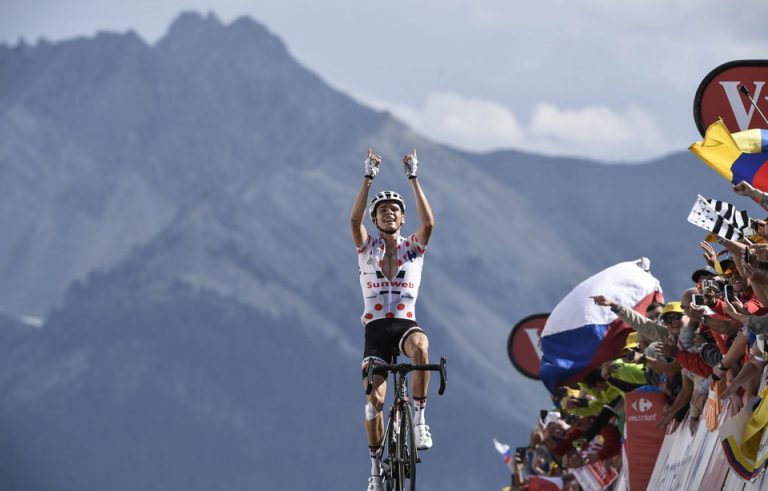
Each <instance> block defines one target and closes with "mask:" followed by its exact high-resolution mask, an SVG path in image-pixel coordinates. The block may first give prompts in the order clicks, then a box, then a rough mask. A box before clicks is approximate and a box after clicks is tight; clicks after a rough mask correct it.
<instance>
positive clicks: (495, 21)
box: [0, 0, 768, 162]
mask: <svg viewBox="0 0 768 491" xmlns="http://www.w3.org/2000/svg"><path fill="white" fill-rule="evenodd" d="M185 10H193V11H198V12H201V13H208V12H213V13H214V14H215V15H216V16H217V17H219V18H220V19H221V20H222V21H224V22H226V23H229V22H231V21H233V20H234V19H236V18H238V17H240V16H243V15H248V16H250V17H252V18H254V19H255V20H257V21H259V22H261V23H263V24H264V25H266V27H267V28H268V29H269V30H270V31H272V32H273V33H274V34H276V35H278V36H279V37H280V38H281V39H282V40H283V41H284V43H285V44H286V45H287V47H288V49H289V51H290V52H291V54H292V55H293V56H295V57H296V58H297V59H298V60H299V61H300V62H301V63H302V64H304V65H305V66H306V67H308V68H309V69H311V70H313V71H314V72H316V73H317V74H318V75H320V76H321V77H322V78H323V79H324V80H325V81H326V82H328V83H329V84H331V85H332V86H334V87H335V88H337V89H339V90H341V91H343V92H345V93H347V94H349V95H351V96H353V97H354V98H356V99H357V100H359V101H361V102H363V103H365V104H367V105H369V106H372V107H374V108H377V109H387V110H389V111H390V112H391V113H393V114H394V115H395V116H396V117H398V118H399V119H401V120H402V121H404V122H405V123H406V124H408V125H409V126H411V127H412V128H414V129H415V130H416V131H418V132H420V133H422V134H423V135H425V136H427V137H429V138H431V139H433V140H435V141H438V142H440V143H445V144H448V145H451V146H453V147H457V148H460V149H465V150H470V151H480V152H486V151H492V150H500V149H517V150H523V151H528V152H532V153H541V154H547V155H567V156H578V157H586V158H591V159H597V160H601V161H605V162H642V161H647V160H650V159H653V158H657V157H660V156H663V155H666V154H668V153H671V152H678V151H684V150H685V149H686V148H687V147H688V146H689V145H690V144H691V143H692V142H693V141H695V140H697V139H700V136H699V134H698V132H697V130H696V126H695V124H694V120H693V110H692V108H693V97H694V94H695V92H696V89H697V87H698V85H699V83H700V82H701V80H702V79H703V78H704V77H705V76H706V75H707V73H709V72H710V71H711V70H713V69H714V68H716V67H717V66H719V65H721V64H723V63H725V62H727V61H731V60H737V59H761V58H765V57H766V54H767V53H768V31H766V29H765V26H764V24H765V20H766V19H768V2H767V1H765V0H734V1H729V2H723V1H722V0H641V1H638V0H621V1H617V0H540V1H524V0H473V1H469V0H463V1H459V0H409V1H406V0H388V1H386V2H383V1H381V2H376V1H371V0H365V1H360V0H358V1H352V0H323V1H319V0H280V1H277V0H272V1H264V0H217V1H215V2H214V1H206V0H186V1H180V0H179V1H177V0H152V1H150V0H132V1H131V2H125V1H124V0H24V1H21V0H0V12H2V13H3V15H1V16H0V42H4V43H6V44H16V43H17V42H18V41H19V40H20V39H22V38H23V39H25V40H26V41H27V42H33V43H34V42H36V41H37V40H38V39H40V38H45V39H47V40H49V41H56V40H62V39H70V38H73V37H76V36H91V35H93V34H95V33H96V32H98V31H100V30H109V31H118V32H124V31H128V30H133V31H136V32H137V33H138V34H139V35H140V36H141V37H142V38H144V40H146V41H147V42H148V43H154V42H156V41H157V40H158V39H159V38H161V37H162V36H163V35H164V34H165V32H166V30H167V28H168V26H169V24H170V23H171V22H172V21H173V19H174V18H175V17H176V15H178V13H179V12H181V11H185Z"/></svg>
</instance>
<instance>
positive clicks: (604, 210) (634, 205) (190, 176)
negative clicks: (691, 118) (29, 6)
mask: <svg viewBox="0 0 768 491" xmlns="http://www.w3.org/2000/svg"><path fill="white" fill-rule="evenodd" d="M392 80H393V83H397V77H396V76H395V74H393V75H392ZM693 90H694V88H692V91H693ZM692 124H693V122H692ZM637 137H638V139H642V138H643V135H641V134H639V135H638V136H637ZM369 146H372V147H374V149H375V150H376V151H377V152H379V153H381V154H382V155H383V157H384V163H383V169H382V171H381V173H380V175H379V177H378V178H377V179H376V182H375V185H374V187H375V188H376V189H395V190H398V191H401V192H404V193H406V196H408V197H409V198H410V196H409V193H408V189H407V187H408V186H407V180H406V178H405V176H404V175H403V173H402V170H401V165H400V164H399V161H400V158H401V156H402V155H403V154H404V153H406V152H408V151H409V150H410V149H411V148H413V147H414V146H415V147H416V148H417V149H418V152H419V157H420V161H421V166H420V176H421V181H422V186H423V187H424V189H425V191H426V193H427V195H428V197H429V199H430V203H431V205H432V208H433V210H434V212H435V216H436V219H437V227H436V230H435V234H434V236H433V239H432V242H431V244H430V249H429V252H428V255H427V259H426V263H425V264H426V270H425V275H424V280H423V287H422V290H421V294H420V301H419V314H418V315H419V320H420V323H421V324H422V325H423V326H425V328H426V329H427V331H428V333H429V335H430V340H431V344H432V356H433V357H434V358H437V357H439V356H440V355H444V356H446V357H447V358H448V360H449V376H450V380H449V386H448V391H447V393H446V395H445V396H443V397H439V396H437V394H436V390H435V389H434V387H433V392H432V393H431V394H430V405H429V409H428V416H429V420H430V425H431V426H432V428H433V433H434V436H435V442H436V446H435V448H434V449H433V450H431V451H430V452H429V453H427V454H425V455H424V458H423V463H422V464H421V466H420V467H419V481H420V483H421V484H420V489H424V490H425V491H428V490H446V489H450V490H454V489H455V490H481V489H497V488H499V487H501V485H503V484H504V483H505V481H506V479H507V476H506V471H505V468H504V466H503V464H502V463H501V460H500V457H499V456H498V454H496V451H495V450H494V449H493V446H492V445H491V438H492V437H494V436H495V437H497V438H499V439H501V440H503V441H507V442H508V443H510V444H513V445H514V444H516V443H517V444H521V445H522V444H524V443H525V442H526V441H527V433H528V431H529V430H530V427H531V425H532V424H533V422H534V421H535V418H536V415H537V413H538V409H539V408H542V407H546V403H547V396H546V392H545V390H544V388H543V386H542V385H541V384H538V383H534V382H532V381H530V380H528V379H524V378H523V377H521V376H520V375H518V374H517V373H516V372H515V371H514V369H513V368H512V366H511V364H510V363H509V361H508V359H507V355H506V339H507V336H508V334H509V331H510V329H511V327H512V326H513V325H514V324H515V323H516V322H517V321H518V320H519V319H521V318H522V317H525V316H527V315H529V314H533V313H538V312H546V311H549V310H550V309H551V308H552V307H553V306H554V304H555V303H556V302H557V301H558V300H559V299H560V298H561V297H562V296H563V295H564V294H565V293H566V292H567V291H568V290H569V289H570V288H571V287H573V286H574V285H575V284H576V283H578V282H579V281H581V280H582V279H584V278H585V277H586V276H588V275H590V274H592V273H594V272H596V271H598V270H600V269H602V268H604V267H607V266H609V265H611V264H613V263H615V262H618V261H622V260H629V259H635V258H637V257H640V256H643V255H644V256H648V257H650V258H651V260H652V268H653V271H654V273H655V274H656V276H658V277H659V278H660V279H661V280H662V285H663V286H664V288H665V290H666V292H667V293H668V295H671V296H677V295H679V293H680V292H681V291H682V290H683V289H684V288H686V287H687V286H689V283H690V273H691V272H692V271H693V270H694V269H696V268H697V267H699V266H700V265H701V264H702V260H701V257H700V253H699V251H698V246H697V244H698V241H700V240H701V238H702V236H703V235H702V234H701V233H699V231H698V230H697V229H695V228H694V227H693V226H691V225H689V224H687V223H686V222H685V217H686V216H687V213H688V211H689V210H690V207H691V206H692V204H693V202H694V200H695V197H696V194H697V193H701V194H704V195H705V196H707V197H716V198H719V199H726V200H731V201H736V197H735V196H734V195H732V193H730V191H729V188H728V185H727V183H725V181H723V180H721V179H720V178H719V177H718V176H716V175H715V174H714V173H713V172H711V171H709V170H708V169H707V168H706V167H705V166H704V165H703V164H701V163H699V162H697V161H696V160H695V158H694V157H693V156H691V155H689V154H688V153H679V154H675V155H671V156H669V157H667V158H664V159H661V160H658V161H654V162H649V163H647V164H642V165H605V164H597V163H593V162H589V161H584V160H576V159H553V158H546V157H541V156H537V155H532V154H523V153H518V152H498V153H493V154H482V155H480V154H470V153H466V152H460V151H457V150H455V149H451V148H448V147H445V146H440V145H436V144H433V143H431V142H430V141H428V140H426V139H424V138H423V137H421V136H419V134H418V128H408V127H407V126H406V125H405V124H403V123H402V122H400V121H397V120H395V119H394V118H392V117H391V116H390V115H389V114H387V113H383V112H377V111H374V110H371V109H369V108H367V107H364V106H362V105H360V104H359V103H357V102H356V101H354V100H352V99H351V98H349V97H348V96H346V95H345V94H343V93H341V92H339V91H337V90H335V89H334V88H332V87H329V86H328V85H327V84H326V83H324V81H323V80H322V79H321V78H320V77H319V76H318V75H317V74H315V73H313V72H312V71H311V69H309V68H307V67H303V66H301V65H299V64H298V63H297V62H295V61H294V59H293V58H292V57H291V56H290V54H289V52H288V51H287V49H286V47H285V45H284V44H283V42H282V41H281V40H279V39H277V38H276V37H275V36H273V35H272V34H270V33H269V32H268V31H267V30H266V28H264V27H263V26H262V25H260V24H259V23H258V22H256V21H254V20H252V19H249V18H241V19H239V20H237V21H235V22H233V23H232V24H230V25H223V24H222V23H221V22H219V21H218V20H217V19H216V18H215V17H214V16H212V15H208V16H205V17H204V16H200V15H198V14H193V13H187V14H182V15H181V16H180V17H179V18H178V19H177V20H176V21H175V22H174V23H173V25H172V26H171V27H170V29H169V31H168V34H167V35H166V36H165V37H164V38H162V39H161V40H160V41H159V42H158V43H157V44H155V45H147V44H146V43H145V42H144V41H142V39H140V38H139V37H138V36H136V35H135V34H133V33H126V34H114V33H102V34H99V35H97V36H95V37H93V38H79V39H74V40H71V41H66V42H58V43H48V42H45V41H41V42H39V43H37V44H35V45H28V44H17V45H14V46H8V45H0V196H2V200H0V230H2V231H3V234H2V239H0V272H2V274H0V305H1V306H2V310H0V488H1V489H23V490H48V489H57V490H104V489H109V490H135V489H144V490H169V489H186V490H211V489H222V490H223V489H226V490H240V489H243V490H244V489H323V490H326V489H327V490H336V489H344V490H346V489H362V487H363V486H364V483H365V480H366V477H367V474H368V466H369V463H368V457H367V452H366V444H365V438H364V433H363V427H362V420H363V400H364V398H363V394H362V389H361V386H360V370H359V361H360V353H361V349H362V328H361V326H360V323H359V316H360V313H361V308H362V299H361V298H360V292H359V286H358V280H357V265H356V257H355V252H354V248H353V246H352V244H351V239H350V234H349V230H348V229H349V226H348V217H349V209H350V206H351V204H352V201H353V199H354V196H355V193H356V192H357V190H358V188H359V185H360V182H361V178H362V177H361V175H362V160H363V158H364V157H365V154H366V151H367V149H368V147H369ZM736 202H737V203H739V204H742V205H744V206H745V207H748V206H747V203H745V202H744V200H743V198H742V199H741V201H736ZM748 208H749V207H748ZM750 209H751V210H754V207H751V208H750ZM756 215H757V214H756ZM407 216H408V220H407V222H406V225H405V227H404V228H405V231H409V230H412V229H413V228H414V227H415V222H416V215H415V214H414V213H409V214H408V215H407ZM40 319H42V320H43V321H42V325H41V321H40Z"/></svg>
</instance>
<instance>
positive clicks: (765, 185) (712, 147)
mask: <svg viewBox="0 0 768 491" xmlns="http://www.w3.org/2000/svg"><path fill="white" fill-rule="evenodd" d="M689 150H690V151H691V152H693V153H695V154H696V156H697V157H699V158H700V159H701V160H703V161H704V162H705V163H706V164H707V165H709V166H710V167H712V169H714V170H715V172H717V173H718V174H720V175H721V176H723V177H724V178H726V179H727V180H729V181H731V183H733V184H738V183H740V182H741V181H746V182H748V183H749V184H751V185H752V186H754V187H755V188H757V189H759V190H761V191H768V130H759V129H755V130H747V131H740V132H738V133H733V134H731V132H730V131H728V128H726V127H725V123H723V120H722V119H718V120H717V121H715V122H714V123H712V124H711V125H710V126H709V128H707V132H706V133H705V134H704V141H700V142H696V143H694V144H693V145H691V146H690V148H689Z"/></svg>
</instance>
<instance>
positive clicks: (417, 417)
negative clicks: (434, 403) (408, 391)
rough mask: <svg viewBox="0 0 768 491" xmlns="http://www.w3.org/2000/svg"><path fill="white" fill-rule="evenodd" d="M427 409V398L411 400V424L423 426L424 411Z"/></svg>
mask: <svg viewBox="0 0 768 491" xmlns="http://www.w3.org/2000/svg"><path fill="white" fill-rule="evenodd" d="M426 409H427V398H426V397H424V398H418V397H414V398H413V424H414V425H423V424H426V423H425V421H424V411H426Z"/></svg>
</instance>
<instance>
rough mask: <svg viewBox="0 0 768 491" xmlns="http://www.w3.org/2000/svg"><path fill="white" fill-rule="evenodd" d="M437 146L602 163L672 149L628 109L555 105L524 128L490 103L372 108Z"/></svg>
mask: <svg viewBox="0 0 768 491" xmlns="http://www.w3.org/2000/svg"><path fill="white" fill-rule="evenodd" d="M362 99H363V100H366V101H367V102H368V103H369V104H372V105H373V106H374V107H378V108H380V109H387V110H389V111H390V112H392V113H393V114H394V115H395V116H396V117H397V118H398V119H400V120H402V121H403V122H404V123H406V124H407V125H409V126H410V127H411V128H413V129H414V130H415V131H418V132H420V133H422V134H424V135H425V136H427V137H428V138H431V139H433V140H435V141H437V142H440V143H444V144H448V145H451V146H455V147H458V148H461V149H465V150H470V151H478V152H484V151H491V150H501V149H517V150H524V151H529V152H534V153H542V154H547V155H566V156H573V157H585V158H590V159H597V160H601V161H613V162H615V161H630V162H637V161H642V160H648V159H651V158H654V157H658V156H660V155H663V154H666V153H668V152H670V151H674V150H682V149H684V148H685V147H686V144H687V142H679V145H678V146H672V145H671V144H670V143H669V142H668V141H667V139H666V138H665V137H664V135H663V133H662V132H661V131H660V130H659V127H658V124H657V121H656V120H655V118H654V117H653V116H652V115H651V114H650V113H649V112H648V111H646V110H644V109H642V108H639V107H636V106H631V107H629V108H627V109H624V110H615V109H612V108H610V107H608V106H586V107H581V108H577V109H562V108H559V107H557V106H556V105H554V104H549V103H540V104H538V105H536V106H535V108H534V110H533V113H532V115H531V117H530V120H529V121H528V122H527V124H521V123H520V121H519V118H518V117H517V116H516V115H515V113H514V112H513V111H512V110H510V109H509V108H508V107H506V106H504V105H503V104H500V103H498V102H495V101H491V100H487V99H480V98H472V97H463V96H461V95H459V94H456V93H450V92H436V93H431V94H429V95H428V96H427V98H426V100H425V101H424V104H423V105H422V106H421V107H413V106H410V105H404V104H388V103H385V102H382V101H376V102H373V103H371V101H370V99H367V98H365V97H363V98H362Z"/></svg>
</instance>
